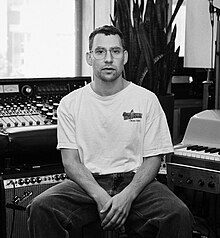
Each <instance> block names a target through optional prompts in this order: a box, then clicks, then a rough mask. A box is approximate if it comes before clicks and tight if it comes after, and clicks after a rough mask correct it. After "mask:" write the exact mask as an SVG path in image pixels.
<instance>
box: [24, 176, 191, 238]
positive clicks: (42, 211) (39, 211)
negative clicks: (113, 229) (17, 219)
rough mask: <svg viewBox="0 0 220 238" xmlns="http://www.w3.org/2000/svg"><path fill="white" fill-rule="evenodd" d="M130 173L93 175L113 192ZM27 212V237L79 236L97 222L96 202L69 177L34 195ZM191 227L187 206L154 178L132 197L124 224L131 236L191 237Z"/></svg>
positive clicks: (126, 182) (119, 188)
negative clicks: (134, 197)
mask: <svg viewBox="0 0 220 238" xmlns="http://www.w3.org/2000/svg"><path fill="white" fill-rule="evenodd" d="M132 177H133V173H125V174H111V175H104V176H95V179H96V180H97V182H98V183H99V184H100V185H101V186H102V187H103V188H104V189H106V191H108V193H109V194H110V195H112V196H114V194H116V193H118V192H120V191H121V190H122V189H123V188H124V187H125V186H126V185H127V184H128V183H129V182H130V181H131V179H132ZM27 212H28V227H29V232H30V238H50V237H53V238H81V237H83V235H82V234H83V231H84V229H85V228H86V227H87V226H89V225H90V224H98V223H99V224H100V218H99V214H98V212H97V206H96V203H95V202H94V200H93V199H92V198H91V197H89V196H88V195H87V194H86V193H85V191H84V190H83V189H82V188H81V187H79V186H78V185H77V184H76V183H74V182H73V181H71V180H66V181H64V182H62V183H60V184H58V185H55V186H53V187H51V188H49V189H48V190H46V191H44V192H43V193H41V194H40V195H38V196H37V197H35V198H34V199H33V201H32V202H31V203H30V205H29V206H28V208H27ZM192 227H193V216H192V214H191V213H190V211H189V209H188V208H187V206H186V205H185V204H184V203H183V202H182V201H181V200H180V199H179V198H178V197H177V196H176V195H174V194H173V192H171V191H170V190H169V188H168V187H167V186H166V185H164V184H162V183H160V182H158V181H156V180H155V181H153V182H151V183H150V184H149V185H147V186H146V187H145V188H144V189H143V191H142V192H141V193H140V194H139V195H138V197H137V198H136V199H135V200H134V202H133V204H132V206H131V210H130V213H129V216H128V218H127V221H126V224H125V229H126V233H127V234H128V237H130V238H134V237H143V238H156V237H157V238H168V237H169V238H191V237H192ZM91 234H92V233H91ZM97 237H98V234H96V236H95V237H94V238H97ZM91 238H92V237H91Z"/></svg>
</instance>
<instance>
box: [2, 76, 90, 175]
mask: <svg viewBox="0 0 220 238" xmlns="http://www.w3.org/2000/svg"><path fill="white" fill-rule="evenodd" d="M90 81H91V78H90V77H73V78H41V79H3V80H1V81H0V132H1V135H0V141H3V143H0V146H1V152H0V161H1V162H0V164H1V169H0V170H1V171H2V170H3V171H4V170H9V169H11V168H24V167H26V168H32V167H36V166H42V165H51V164H60V163H61V158H60V152H59V151H57V150H56V145H57V139H56V123H57V112H56V110H57V107H58V105H59V102H60V100H61V98H62V97H63V96H65V95H66V94H68V93H70V92H71V91H73V90H76V89H78V88H80V87H82V86H84V85H85V84H87V83H89V82H90Z"/></svg>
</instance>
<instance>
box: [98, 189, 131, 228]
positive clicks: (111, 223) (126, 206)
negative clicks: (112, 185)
mask: <svg viewBox="0 0 220 238" xmlns="http://www.w3.org/2000/svg"><path fill="white" fill-rule="evenodd" d="M132 201H133V200H132V198H131V196H129V194H127V193H126V192H125V190H123V191H121V192H120V193H118V194H116V195H115V196H113V197H111V198H110V200H108V202H107V203H106V204H105V205H104V207H103V208H102V209H101V211H100V217H101V221H102V223H101V225H102V228H103V229H104V230H108V229H114V230H119V229H120V230H122V229H124V228H123V226H124V224H125V221H126V218H127V216H128V214H129V211H130V208H131V204H132Z"/></svg>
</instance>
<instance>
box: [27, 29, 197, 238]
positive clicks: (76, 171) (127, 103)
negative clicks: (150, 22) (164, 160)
mask: <svg viewBox="0 0 220 238" xmlns="http://www.w3.org/2000/svg"><path fill="white" fill-rule="evenodd" d="M86 60H87V63H88V64H89V65H90V66H92V68H93V81H92V82H91V83H90V84H88V85H86V86H85V87H83V88H81V89H78V90H75V91H73V92H71V93H70V94H69V95H67V96H65V97H64V98H63V99H62V100H61V102H60V104H59V108H58V111H57V112H58V127H57V129H58V146H57V148H58V149H60V150H61V154H62V161H63V165H64V168H65V172H66V174H67V176H68V178H69V180H66V181H64V182H62V183H60V184H59V185H56V186H54V187H51V188H50V189H49V190H47V191H45V192H44V193H42V194H40V195H39V196H38V197H36V198H35V199H34V200H33V201H32V204H30V206H29V207H28V212H29V219H28V224H29V231H30V237H37V238H45V237H53V238H56V237H57V238H58V237H59V238H61V237H81V236H82V232H83V229H84V228H85V227H86V226H87V225H89V224H92V223H94V222H99V223H100V226H101V227H102V229H103V230H119V231H121V230H126V233H127V234H128V237H132V238H134V237H158V238H167V237H169V238H177V237H179V238H190V237H191V234H192V221H193V218H192V215H191V213H190V212H189V210H188V208H187V207H186V205H185V204H184V203H183V202H182V201H181V200H179V199H178V198H177V197H176V196H175V195H174V194H173V193H172V192H171V191H170V190H169V189H168V188H167V187H166V186H165V185H163V184H161V183H159V182H158V181H156V179H155V177H156V175H157V173H158V170H159V167H160V163H161V156H162V155H164V154H167V153H170V152H173V147H172V143H171V139H170V135H169V129H168V126H167V122H166V118H165V114H164V112H163V110H162V109H161V106H160V104H159V102H158V100H157V97H156V96H155V95H154V94H153V93H152V92H150V91H148V90H146V89H144V88H142V87H139V86H137V85H135V84H133V83H131V82H128V81H126V80H125V79H124V78H123V77H122V72H123V69H124V65H125V64H126V62H127V60H128V52H127V51H126V49H125V45H124V39H123V35H122V33H121V32H120V31H119V30H118V29H117V28H115V27H113V26H103V27H100V28H98V29H96V30H95V31H94V32H92V33H91V35H90V37H89V52H88V53H87V54H86Z"/></svg>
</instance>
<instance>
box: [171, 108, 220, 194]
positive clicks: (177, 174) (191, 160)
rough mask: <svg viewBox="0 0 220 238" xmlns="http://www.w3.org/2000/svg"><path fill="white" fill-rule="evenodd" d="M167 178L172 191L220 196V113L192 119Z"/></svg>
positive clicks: (205, 114) (176, 151)
mask: <svg viewBox="0 0 220 238" xmlns="http://www.w3.org/2000/svg"><path fill="white" fill-rule="evenodd" d="M167 178H168V184H169V186H170V187H171V188H174V187H175V186H180V187H184V188H189V189H195V190H199V191H204V192H209V193H214V194H219V193H220V110H205V111H202V112H200V113H198V114H196V115H194V116H193V117H192V118H191V119H190V121H189V123H188V126H187V128H186V132H185V135H184V138H183V140H182V142H181V143H180V144H178V145H176V146H175V147H174V154H173V155H172V156H171V158H170V161H169V162H167Z"/></svg>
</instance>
